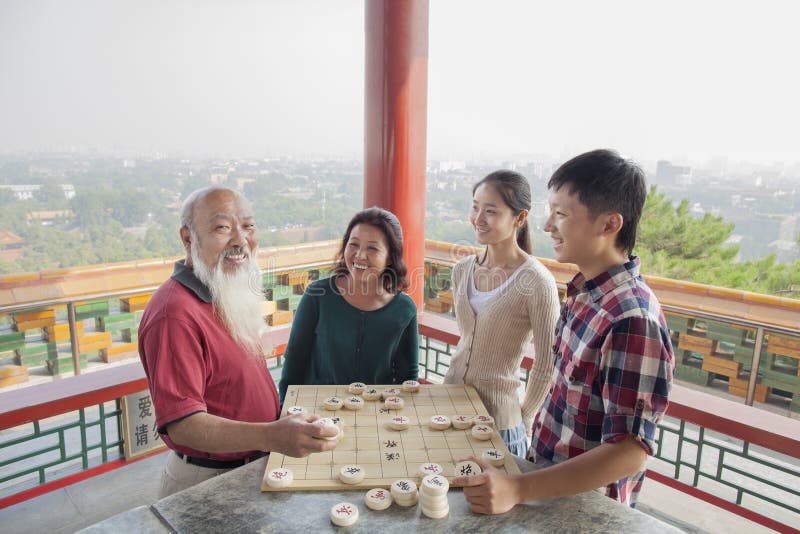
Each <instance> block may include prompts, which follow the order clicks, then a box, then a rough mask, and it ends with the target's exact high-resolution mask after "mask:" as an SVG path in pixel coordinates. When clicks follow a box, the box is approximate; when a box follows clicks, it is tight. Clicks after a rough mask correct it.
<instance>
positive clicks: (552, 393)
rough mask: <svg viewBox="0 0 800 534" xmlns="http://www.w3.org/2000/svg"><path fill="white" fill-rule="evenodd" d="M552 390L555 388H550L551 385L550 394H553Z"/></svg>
mask: <svg viewBox="0 0 800 534" xmlns="http://www.w3.org/2000/svg"><path fill="white" fill-rule="evenodd" d="M553 390H555V388H552V387H551V388H550V394H551V395H552V394H553Z"/></svg>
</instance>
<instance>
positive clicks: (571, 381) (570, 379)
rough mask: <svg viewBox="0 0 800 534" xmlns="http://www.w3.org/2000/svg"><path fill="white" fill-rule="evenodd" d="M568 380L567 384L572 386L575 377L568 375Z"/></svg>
mask: <svg viewBox="0 0 800 534" xmlns="http://www.w3.org/2000/svg"><path fill="white" fill-rule="evenodd" d="M568 380H569V383H570V384H572V383H573V382H575V377H574V376H572V375H569V379H568Z"/></svg>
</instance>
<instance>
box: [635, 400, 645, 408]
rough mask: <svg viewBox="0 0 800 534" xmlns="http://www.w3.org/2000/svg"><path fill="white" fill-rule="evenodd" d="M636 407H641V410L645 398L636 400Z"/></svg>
mask: <svg viewBox="0 0 800 534" xmlns="http://www.w3.org/2000/svg"><path fill="white" fill-rule="evenodd" d="M636 407H637V408H638V409H640V410H641V409H642V408H644V399H639V400H637V401H636Z"/></svg>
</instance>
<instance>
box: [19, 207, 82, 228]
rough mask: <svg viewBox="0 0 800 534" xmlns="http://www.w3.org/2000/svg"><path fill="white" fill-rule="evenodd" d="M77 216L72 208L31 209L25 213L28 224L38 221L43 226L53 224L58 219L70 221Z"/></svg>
mask: <svg viewBox="0 0 800 534" xmlns="http://www.w3.org/2000/svg"><path fill="white" fill-rule="evenodd" d="M74 218H75V213H74V212H73V211H72V210H43V211H29V212H28V213H27V214H26V215H25V220H26V221H27V222H28V224H30V223H32V222H34V221H37V222H39V223H41V225H42V226H52V225H53V224H54V223H55V222H56V221H65V222H66V221H69V220H71V219H74Z"/></svg>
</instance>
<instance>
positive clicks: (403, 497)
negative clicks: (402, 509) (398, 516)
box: [390, 478, 419, 506]
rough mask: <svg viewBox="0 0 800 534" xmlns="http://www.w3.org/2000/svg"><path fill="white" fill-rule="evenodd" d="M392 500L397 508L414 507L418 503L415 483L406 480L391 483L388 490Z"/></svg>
mask: <svg viewBox="0 0 800 534" xmlns="http://www.w3.org/2000/svg"><path fill="white" fill-rule="evenodd" d="M390 491H391V494H392V498H393V499H394V502H396V503H397V504H398V505H399V506H414V505H416V504H417V502H418V501H419V492H418V491H417V483H416V482H414V481H413V480H409V479H407V478H401V479H400V480H395V481H394V482H392V487H391V489H390Z"/></svg>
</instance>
